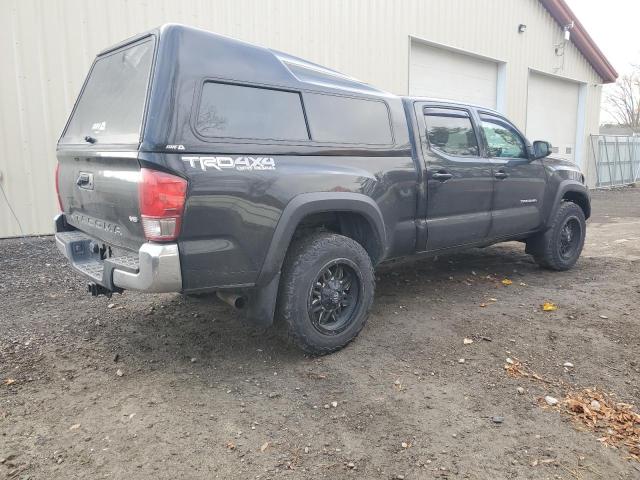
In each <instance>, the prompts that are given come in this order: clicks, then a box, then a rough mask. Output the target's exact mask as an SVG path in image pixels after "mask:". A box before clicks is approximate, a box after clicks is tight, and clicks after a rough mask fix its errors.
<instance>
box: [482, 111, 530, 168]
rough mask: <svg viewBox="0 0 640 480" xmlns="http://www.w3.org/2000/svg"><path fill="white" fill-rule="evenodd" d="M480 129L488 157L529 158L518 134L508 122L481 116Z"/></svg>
mask: <svg viewBox="0 0 640 480" xmlns="http://www.w3.org/2000/svg"><path fill="white" fill-rule="evenodd" d="M481 120H482V131H483V132H484V137H485V139H486V140H487V148H488V152H489V156H490V157H494V158H529V156H528V155H527V148H526V146H525V143H524V141H523V140H522V138H521V137H520V135H519V134H518V133H517V132H516V131H515V129H514V128H513V127H511V126H510V125H509V124H507V123H505V122H503V121H501V120H500V119H498V118H493V117H486V116H483V117H481Z"/></svg>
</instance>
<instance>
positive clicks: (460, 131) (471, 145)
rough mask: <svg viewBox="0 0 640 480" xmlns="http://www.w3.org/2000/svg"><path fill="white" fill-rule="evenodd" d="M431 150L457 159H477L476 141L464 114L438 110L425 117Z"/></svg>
mask: <svg viewBox="0 0 640 480" xmlns="http://www.w3.org/2000/svg"><path fill="white" fill-rule="evenodd" d="M425 122H426V124H427V138H428V139H429V144H430V145H431V148H433V149H436V150H440V151H442V152H444V153H447V154H449V155H455V156H457V157H477V156H478V155H479V149H478V140H477V138H476V135H475V132H474V131H473V125H472V124H471V119H470V118H469V115H468V114H467V113H466V112H462V111H460V112H458V111H456V110H451V111H446V110H444V109H438V110H437V111H434V112H433V113H428V114H426V115H425Z"/></svg>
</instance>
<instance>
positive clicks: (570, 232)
mask: <svg viewBox="0 0 640 480" xmlns="http://www.w3.org/2000/svg"><path fill="white" fill-rule="evenodd" d="M586 230H587V229H586V221H585V218H584V212H583V211H582V209H581V208H580V207H579V206H578V205H576V204H575V203H572V202H564V203H562V204H561V205H560V207H559V208H558V210H557V211H556V213H555V215H554V217H553V219H552V221H551V225H550V227H549V229H548V230H547V231H545V232H544V233H541V234H538V235H536V236H535V237H533V238H530V239H529V240H527V251H528V252H530V253H531V254H532V255H533V258H534V259H535V260H536V262H537V263H538V264H539V265H540V266H542V267H544V268H548V269H550V270H568V269H570V268H571V267H573V266H574V265H575V263H576V262H577V261H578V258H579V257H580V254H581V253H582V248H583V247H584V240H585V235H586Z"/></svg>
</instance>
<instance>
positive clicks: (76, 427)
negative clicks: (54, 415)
mask: <svg viewBox="0 0 640 480" xmlns="http://www.w3.org/2000/svg"><path fill="white" fill-rule="evenodd" d="M79 428H80V424H79V423H75V424H73V425H71V426H70V427H69V430H77V429H79Z"/></svg>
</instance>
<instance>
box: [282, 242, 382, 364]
mask: <svg viewBox="0 0 640 480" xmlns="http://www.w3.org/2000/svg"><path fill="white" fill-rule="evenodd" d="M374 279H375V277H374V273H373V266H372V264H371V259H370V258H369V255H368V254H367V252H366V251H365V249H364V248H362V246H361V245H360V244H359V243H357V242H356V241H354V240H352V239H350V238H348V237H344V236H342V235H337V234H333V233H326V232H321V233H314V234H312V235H309V236H307V237H304V238H301V239H298V240H295V241H294V243H293V244H292V245H291V247H290V249H289V252H288V254H287V258H286V259H285V263H284V266H283V270H282V279H281V283H280V291H279V293H278V304H277V312H276V314H277V317H278V320H280V321H282V322H283V323H284V324H285V325H286V328H287V332H288V335H289V338H290V339H291V340H292V341H293V342H294V343H295V344H296V345H298V346H299V347H300V348H302V349H303V350H304V351H305V352H307V353H310V354H313V355H323V354H327V353H331V352H334V351H336V350H339V349H340V348H342V347H344V346H345V345H346V344H347V343H349V342H350V341H351V340H353V339H354V338H355V337H356V336H357V335H358V333H359V332H360V330H362V328H363V327H364V325H365V323H366V320H367V316H368V313H369V309H370V308H371V305H372V303H373V296H374V288H375V280H374Z"/></svg>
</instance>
